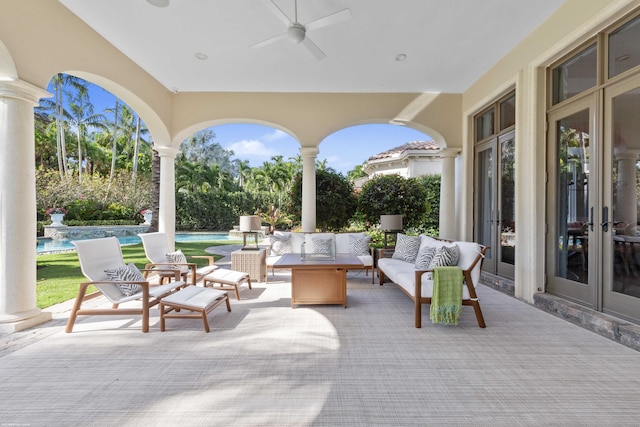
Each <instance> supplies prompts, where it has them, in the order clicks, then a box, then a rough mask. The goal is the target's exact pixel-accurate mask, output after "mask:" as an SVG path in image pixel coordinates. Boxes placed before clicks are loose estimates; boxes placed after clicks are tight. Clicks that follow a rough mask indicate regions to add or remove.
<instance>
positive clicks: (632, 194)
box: [614, 149, 640, 236]
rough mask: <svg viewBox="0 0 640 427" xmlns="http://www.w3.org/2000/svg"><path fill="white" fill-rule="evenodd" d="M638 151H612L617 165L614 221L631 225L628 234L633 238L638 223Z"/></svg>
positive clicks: (639, 152)
mask: <svg viewBox="0 0 640 427" xmlns="http://www.w3.org/2000/svg"><path fill="white" fill-rule="evenodd" d="M638 154H640V151H639V150H625V151H619V150H615V149H614V155H615V160H616V161H617V164H618V182H617V183H616V187H617V190H618V191H617V193H618V194H617V196H616V204H617V206H616V212H615V218H614V219H615V220H616V221H622V222H626V223H627V224H631V227H629V230H627V231H628V234H630V235H633V236H635V235H636V229H637V222H638V211H637V206H638V194H637V193H636V163H637V161H638Z"/></svg>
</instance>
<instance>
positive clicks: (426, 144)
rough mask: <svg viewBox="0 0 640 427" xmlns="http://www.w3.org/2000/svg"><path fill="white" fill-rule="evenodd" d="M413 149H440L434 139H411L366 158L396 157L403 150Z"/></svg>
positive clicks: (435, 150)
mask: <svg viewBox="0 0 640 427" xmlns="http://www.w3.org/2000/svg"><path fill="white" fill-rule="evenodd" d="M414 150H428V151H434V152H437V151H440V146H439V145H438V144H437V143H436V142H435V141H411V142H407V143H406V144H403V145H400V146H398V147H395V148H392V149H390V150H387V151H383V152H382V153H379V154H374V155H373V156H371V157H369V159H368V160H378V159H386V158H389V157H398V156H399V155H400V154H402V153H404V152H405V151H414Z"/></svg>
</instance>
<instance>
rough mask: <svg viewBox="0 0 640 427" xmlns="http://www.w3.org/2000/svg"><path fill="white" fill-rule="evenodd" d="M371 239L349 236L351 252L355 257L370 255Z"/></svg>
mask: <svg viewBox="0 0 640 427" xmlns="http://www.w3.org/2000/svg"><path fill="white" fill-rule="evenodd" d="M370 242H371V237H369V236H354V235H352V234H350V235H349V252H350V253H352V254H353V255H369V254H370V252H369V243H370Z"/></svg>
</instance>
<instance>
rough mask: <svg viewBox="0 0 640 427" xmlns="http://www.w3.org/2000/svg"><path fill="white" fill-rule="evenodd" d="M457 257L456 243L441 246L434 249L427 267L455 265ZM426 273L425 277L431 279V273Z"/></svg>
mask: <svg viewBox="0 0 640 427" xmlns="http://www.w3.org/2000/svg"><path fill="white" fill-rule="evenodd" d="M459 259H460V248H459V247H458V245H453V246H442V247H440V248H438V250H437V251H436V254H435V255H434V256H433V259H432V260H431V263H430V264H429V268H428V269H429V270H433V269H434V268H436V267H448V266H449V267H451V266H454V265H457V264H458V260H459ZM427 274H428V276H427V278H429V279H431V278H432V275H431V273H427Z"/></svg>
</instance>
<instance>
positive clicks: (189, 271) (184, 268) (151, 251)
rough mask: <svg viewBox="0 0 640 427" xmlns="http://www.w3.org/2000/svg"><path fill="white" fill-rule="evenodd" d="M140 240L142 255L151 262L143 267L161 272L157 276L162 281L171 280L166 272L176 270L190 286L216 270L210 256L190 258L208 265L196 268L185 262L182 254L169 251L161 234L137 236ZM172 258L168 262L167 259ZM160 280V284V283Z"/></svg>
mask: <svg viewBox="0 0 640 427" xmlns="http://www.w3.org/2000/svg"><path fill="white" fill-rule="evenodd" d="M138 236H140V238H141V239H142V245H143V246H144V253H145V255H146V256H147V259H149V261H151V262H150V263H149V264H147V265H146V266H145V270H154V269H155V270H161V271H160V272H159V273H158V274H159V275H160V276H161V278H162V279H164V278H168V279H169V280H171V278H173V274H172V272H171V271H168V270H172V269H173V270H178V271H179V272H180V275H181V276H182V279H183V280H184V281H185V282H186V281H188V280H189V279H191V284H193V285H195V284H196V283H197V282H198V280H201V279H202V278H203V277H204V276H206V275H207V274H210V273H212V272H213V271H214V270H215V269H217V268H218V266H217V265H213V256H212V255H194V256H191V258H203V259H208V260H209V264H208V265H206V266H204V267H200V268H198V267H197V266H196V264H195V263H190V262H187V258H186V257H185V256H184V255H183V254H182V252H179V251H177V252H172V251H171V250H170V249H169V244H168V243H167V235H166V234H165V233H161V232H155V233H142V234H138ZM168 257H171V258H174V259H173V260H171V261H169V260H168V259H167V258H168ZM162 279H161V283H162Z"/></svg>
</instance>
